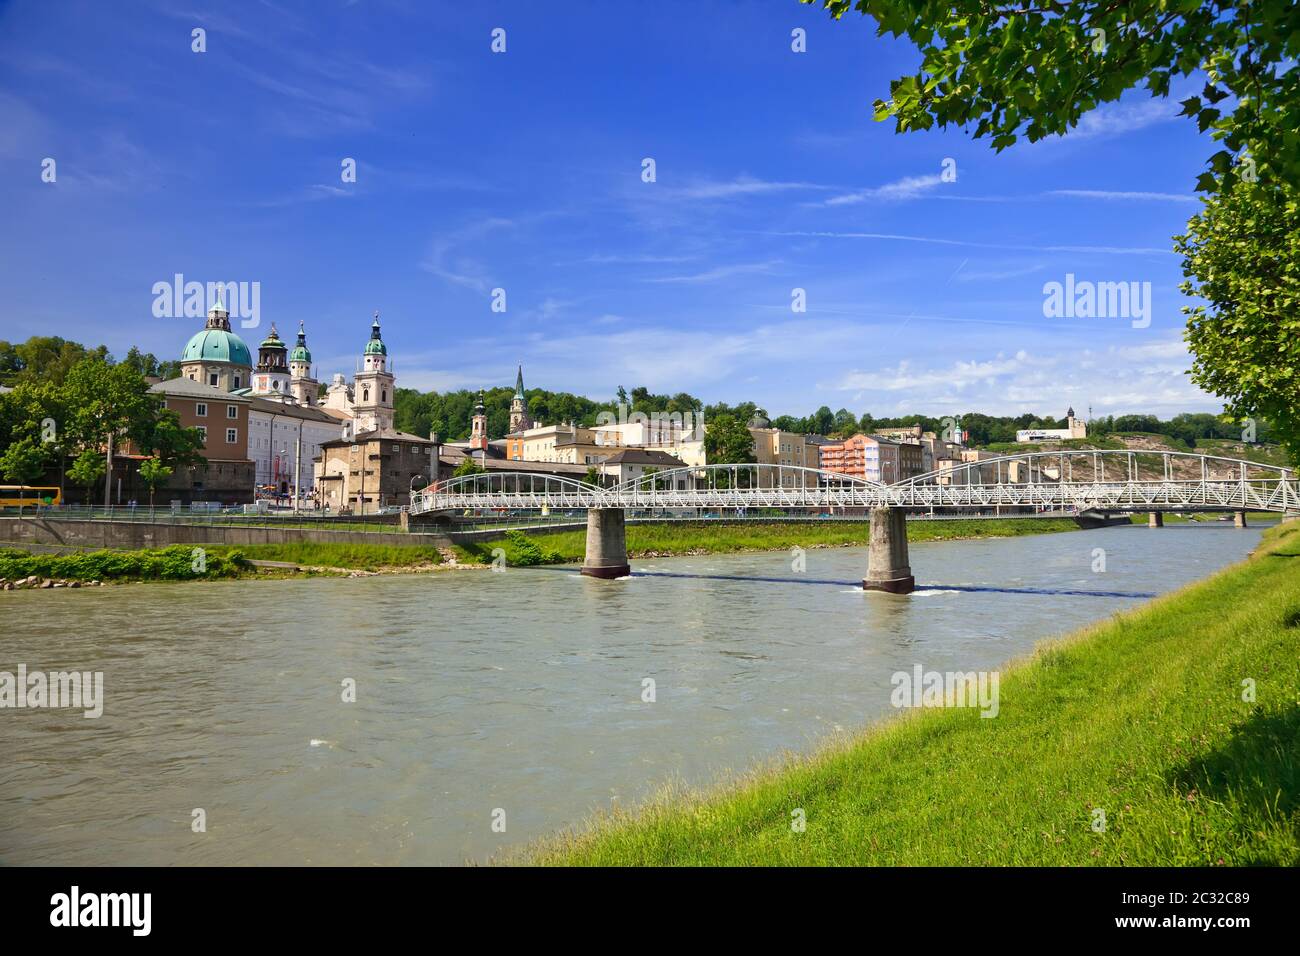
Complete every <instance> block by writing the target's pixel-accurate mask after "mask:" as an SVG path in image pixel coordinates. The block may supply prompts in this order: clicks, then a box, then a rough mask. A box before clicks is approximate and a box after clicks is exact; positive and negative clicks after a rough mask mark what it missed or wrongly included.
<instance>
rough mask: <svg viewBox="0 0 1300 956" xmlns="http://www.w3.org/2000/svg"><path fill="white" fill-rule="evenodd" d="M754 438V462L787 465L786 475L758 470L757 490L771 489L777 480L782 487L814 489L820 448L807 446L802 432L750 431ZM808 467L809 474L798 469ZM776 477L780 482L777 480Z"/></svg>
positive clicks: (811, 445) (770, 429)
mask: <svg viewBox="0 0 1300 956" xmlns="http://www.w3.org/2000/svg"><path fill="white" fill-rule="evenodd" d="M749 434H750V435H751V436H752V437H753V439H754V461H755V462H757V463H758V464H760V465H786V466H788V467H789V468H790V471H789V472H786V473H780V472H778V473H777V474H773V473H772V470H771V469H768V468H765V469H762V470H760V471H759V475H758V480H759V487H760V488H772V487H775V486H776V483H777V481H778V480H779V481H780V482H781V486H782V487H788V488H797V487H799V486H801V485H802V486H803V487H805V488H815V487H817V474H816V469H817V468H818V467H820V463H821V454H820V450H819V448H820V446H819V445H817V444H815V443H810V442H809V441H808V438H807V436H805V435H804V434H803V433H801V432H787V431H782V430H781V429H779V428H750V429H749ZM800 468H807V469H809V470H808V471H798V470H797V469H800ZM778 474H779V476H780V477H779V479H778Z"/></svg>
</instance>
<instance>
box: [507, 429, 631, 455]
mask: <svg viewBox="0 0 1300 956" xmlns="http://www.w3.org/2000/svg"><path fill="white" fill-rule="evenodd" d="M505 440H506V459H507V460H509V461H542V462H559V463H563V464H569V465H594V464H598V463H599V462H600V461H602V460H603V459H605V458H607V457H608V456H609V454H610V449H609V448H606V447H603V446H602V445H601V444H600V443H598V441H597V433H596V429H593V428H584V427H583V426H581V425H574V424H573V423H571V422H570V423H560V424H558V425H538V426H535V427H533V428H525V429H523V430H522V431H519V432H515V433H512V434H510V435H507V436H506V439H505Z"/></svg>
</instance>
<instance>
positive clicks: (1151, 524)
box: [1147, 511, 1165, 528]
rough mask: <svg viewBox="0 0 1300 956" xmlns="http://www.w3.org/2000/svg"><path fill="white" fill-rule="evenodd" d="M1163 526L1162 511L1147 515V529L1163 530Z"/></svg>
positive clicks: (1163, 516)
mask: <svg viewBox="0 0 1300 956" xmlns="http://www.w3.org/2000/svg"><path fill="white" fill-rule="evenodd" d="M1164 526H1165V513H1164V512H1163V511H1152V512H1150V513H1149V514H1148V515H1147V527H1148V528H1163V527H1164Z"/></svg>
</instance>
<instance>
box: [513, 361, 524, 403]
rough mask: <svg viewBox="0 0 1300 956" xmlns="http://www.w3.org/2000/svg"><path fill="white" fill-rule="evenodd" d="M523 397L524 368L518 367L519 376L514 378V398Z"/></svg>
mask: <svg viewBox="0 0 1300 956" xmlns="http://www.w3.org/2000/svg"><path fill="white" fill-rule="evenodd" d="M523 397H524V367H523V366H522V365H521V366H519V374H518V375H516V376H515V398H523Z"/></svg>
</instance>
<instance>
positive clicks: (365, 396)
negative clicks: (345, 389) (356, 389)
mask: <svg viewBox="0 0 1300 956" xmlns="http://www.w3.org/2000/svg"><path fill="white" fill-rule="evenodd" d="M361 400H362V401H363V402H368V401H370V389H368V388H363V389H362V390H361Z"/></svg>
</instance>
